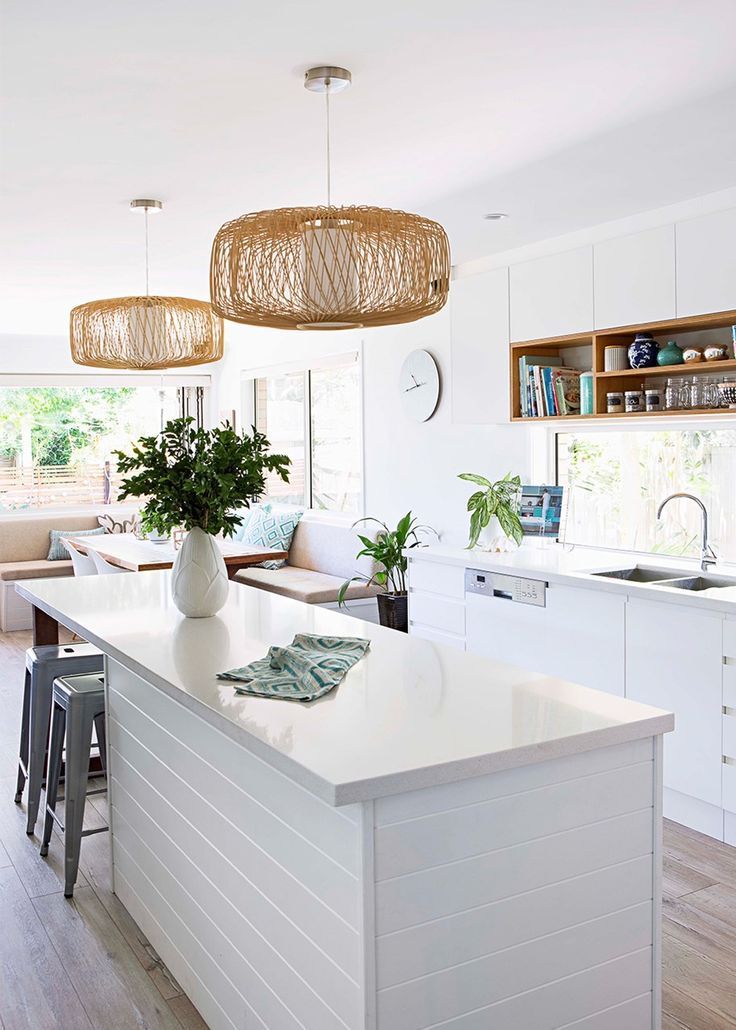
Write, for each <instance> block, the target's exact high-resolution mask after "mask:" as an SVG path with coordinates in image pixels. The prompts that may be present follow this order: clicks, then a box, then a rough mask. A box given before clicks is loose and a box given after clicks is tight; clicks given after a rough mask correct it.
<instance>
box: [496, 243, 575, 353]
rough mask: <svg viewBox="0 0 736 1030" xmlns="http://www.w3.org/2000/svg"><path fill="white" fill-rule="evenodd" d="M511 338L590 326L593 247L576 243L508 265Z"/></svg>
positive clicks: (561, 333) (533, 337) (564, 332)
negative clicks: (566, 247)
mask: <svg viewBox="0 0 736 1030" xmlns="http://www.w3.org/2000/svg"><path fill="white" fill-rule="evenodd" d="M509 279H510V296H511V339H512V340H513V341H519V340H539V339H542V338H544V337H547V336H569V335H571V334H572V333H589V332H590V331H591V330H592V329H593V248H592V247H578V248H577V249H576V250H568V251H565V252H564V253H562V254H552V255H551V256H550V257H543V258H536V259H535V260H534V261H523V262H521V264H518V265H512V266H511V269H510V276H509Z"/></svg>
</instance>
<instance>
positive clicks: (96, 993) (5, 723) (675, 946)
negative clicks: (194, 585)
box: [0, 633, 736, 1030]
mask: <svg viewBox="0 0 736 1030" xmlns="http://www.w3.org/2000/svg"><path fill="white" fill-rule="evenodd" d="M29 645H30V633H12V634H2V633H0V706H2V707H1V708H0V710H2V712H3V718H2V720H0V971H2V978H3V982H2V990H0V1030H31V1028H32V1030H88V1028H91V1027H95V1028H99V1027H104V1028H105V1030H107V1028H110V1030H127V1028H128V1027H130V1028H135V1030H182V1028H183V1030H206V1024H205V1023H204V1022H203V1020H202V1018H201V1017H200V1015H199V1013H198V1012H197V1011H196V1009H195V1008H194V1006H193V1005H192V1004H191V1002H190V1001H189V999H188V998H187V997H186V995H185V994H184V993H183V992H182V990H181V988H180V987H179V985H178V984H177V983H176V980H175V979H174V978H173V977H172V976H171V974H170V973H169V971H168V970H167V969H166V967H165V965H164V964H163V962H162V961H161V959H160V958H159V956H158V955H157V954H156V952H155V950H154V948H153V947H152V946H151V944H150V942H149V941H148V940H147V939H146V937H145V935H144V934H143V933H142V932H141V930H140V929H139V927H138V926H137V925H136V923H135V922H134V920H133V919H132V918H131V916H130V915H129V913H128V912H127V910H126V909H125V908H124V907H123V905H121V903H120V902H119V901H118V899H117V898H116V897H115V895H114V894H113V893H112V884H111V880H110V854H109V847H110V842H109V837H108V835H107V834H105V833H99V834H95V835H94V836H91V837H87V838H85V840H84V841H83V843H82V855H81V860H80V877H79V881H78V885H77V888H76V889H75V896H74V899H73V900H71V901H69V900H67V899H65V898H64V896H63V859H62V856H63V852H62V847H61V840H60V838H59V836H58V834H56V835H55V836H54V837H53V838H52V841H51V847H50V849H49V855H48V858H46V859H42V858H40V856H39V854H38V848H39V845H40V839H39V836H38V834H40V831H41V822H40V821H39V823H38V825H37V827H36V836H34V837H27V836H26V833H25V804H22V805H15V804H14V803H13V795H14V793H15V777H16V769H17V766H16V763H17V754H18V727H19V725H20V703H21V690H22V681H23V668H24V655H25V649H26V648H27V647H28V646H29ZM62 811H63V808H62ZM106 821H107V805H106V802H105V798H104V796H100V797H97V798H94V799H93V800H92V801H91V803H90V804H89V805H88V808H87V812H86V814H85V824H86V825H87V827H94V826H101V825H104V824H105V823H106ZM663 895H664V899H663V971H662V972H663V989H662V1005H663V1010H664V1013H663V1019H662V1030H729V1028H731V1030H736V848H730V847H728V846H727V845H724V844H720V843H719V842H718V841H714V840H712V839H711V838H710V837H705V836H704V835H703V834H700V833H696V832H695V831H694V830H688V829H686V828H685V827H681V826H678V825H677V824H675V823H671V822H668V821H666V822H665V829H664V877H663ZM524 1030H534V1028H533V1027H529V1028H524ZM621 1030H627V1028H625V1027H621Z"/></svg>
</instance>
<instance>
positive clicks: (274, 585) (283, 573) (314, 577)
mask: <svg viewBox="0 0 736 1030" xmlns="http://www.w3.org/2000/svg"><path fill="white" fill-rule="evenodd" d="M235 579H236V580H238V582H239V583H245V584H246V586H249V587H259V588H260V589H261V590H269V591H270V592H271V593H272V594H281V596H282V597H291V598H293V599H294V600H296V601H304V602H305V603H306V604H329V603H330V602H331V601H337V595H338V591H339V590H340V587H341V586H342V584H343V583H344V581H345V577H344V576H329V575H327V573H324V572H314V571H313V570H312V569H298V568H296V567H295V566H294V565H287V566H285V568H283V569H255V568H253V569H241V570H240V572H236V574H235ZM376 593H378V591H377V590H376V589H375V588H374V587H366V586H365V584H364V583H351V584H350V586H349V587H348V590H347V593H346V595H345V597H346V600H355V599H356V598H359V597H373V596H375V594H376Z"/></svg>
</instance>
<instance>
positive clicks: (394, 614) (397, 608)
mask: <svg viewBox="0 0 736 1030" xmlns="http://www.w3.org/2000/svg"><path fill="white" fill-rule="evenodd" d="M376 600H377V601H378V621H379V622H380V623H381V625H382V626H388V628H389V629H398V630H399V631H400V632H401V633H408V632H409V609H408V601H409V598H408V597H407V595H406V594H379V595H378V597H377V598H376Z"/></svg>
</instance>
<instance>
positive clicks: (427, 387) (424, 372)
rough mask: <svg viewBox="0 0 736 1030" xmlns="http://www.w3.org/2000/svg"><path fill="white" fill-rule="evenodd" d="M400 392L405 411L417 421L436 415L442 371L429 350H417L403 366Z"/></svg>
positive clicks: (408, 357)
mask: <svg viewBox="0 0 736 1030" xmlns="http://www.w3.org/2000/svg"><path fill="white" fill-rule="evenodd" d="M399 394H400V395H401V402H402V404H403V406H404V411H405V412H406V413H407V415H408V416H409V418H412V419H414V421H415V422H426V421H427V419H428V418H431V417H432V415H434V412H435V409H436V407H437V402H438V401H439V399H440V371H439V369H438V368H437V363H436V362H435V360H434V358H433V357H432V355H431V354H430V353H429V351H426V350H415V351H412V352H411V354H409V355H408V356H407V358H406V360H405V361H404V364H403V365H402V366H401V375H400V376H399Z"/></svg>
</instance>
